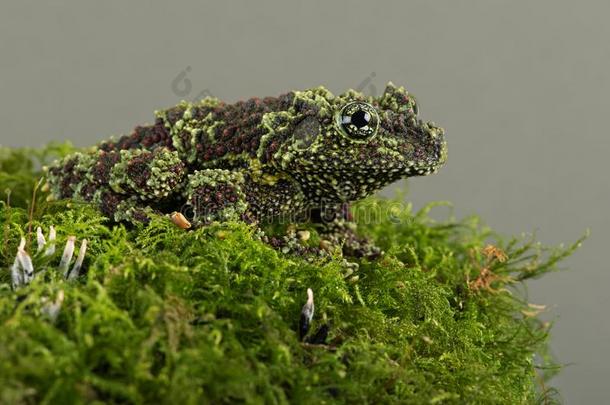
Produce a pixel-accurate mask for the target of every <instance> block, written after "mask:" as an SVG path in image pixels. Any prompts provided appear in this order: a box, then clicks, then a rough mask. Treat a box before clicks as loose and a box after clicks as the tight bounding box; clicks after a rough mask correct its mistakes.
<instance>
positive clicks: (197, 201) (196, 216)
mask: <svg viewBox="0 0 610 405" xmlns="http://www.w3.org/2000/svg"><path fill="white" fill-rule="evenodd" d="M244 185H245V178H244V174H243V173H242V172H240V171H230V170H223V169H206V170H199V171H195V172H194V173H192V174H190V175H189V176H188V185H187V188H186V192H185V194H186V195H185V197H186V205H185V210H183V211H186V212H185V214H186V216H187V217H188V218H190V219H192V221H193V225H194V226H196V227H198V226H203V225H208V224H210V223H212V222H214V221H219V222H225V221H239V220H245V221H246V222H252V221H251V220H249V218H248V215H247V209H248V204H247V199H246V194H245V192H244Z"/></svg>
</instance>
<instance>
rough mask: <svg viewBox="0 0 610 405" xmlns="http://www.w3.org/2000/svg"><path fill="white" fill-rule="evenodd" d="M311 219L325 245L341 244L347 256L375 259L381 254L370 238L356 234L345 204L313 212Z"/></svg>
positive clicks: (355, 226)
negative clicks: (317, 227)
mask: <svg viewBox="0 0 610 405" xmlns="http://www.w3.org/2000/svg"><path fill="white" fill-rule="evenodd" d="M313 220H314V221H315V222H317V223H318V224H319V233H320V237H321V238H322V240H323V241H324V244H325V247H326V246H328V247H332V246H341V247H342V250H343V255H344V256H347V257H356V258H368V259H375V258H377V257H379V256H380V255H382V254H383V252H382V250H381V249H380V248H379V247H378V246H376V245H375V243H374V242H373V241H372V240H371V239H369V238H367V237H365V236H362V235H359V234H358V232H357V231H358V226H357V224H356V223H355V222H354V221H353V218H352V216H351V213H350V212H349V207H348V205H347V204H341V205H339V206H335V207H332V206H331V207H330V208H327V207H325V208H323V209H321V210H320V211H319V212H317V213H314V215H313Z"/></svg>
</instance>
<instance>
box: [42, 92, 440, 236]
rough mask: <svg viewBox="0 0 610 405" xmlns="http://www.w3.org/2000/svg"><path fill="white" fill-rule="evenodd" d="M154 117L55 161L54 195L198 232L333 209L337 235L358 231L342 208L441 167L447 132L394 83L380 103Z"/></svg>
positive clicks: (345, 100) (312, 103)
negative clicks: (166, 217)
mask: <svg viewBox="0 0 610 405" xmlns="http://www.w3.org/2000/svg"><path fill="white" fill-rule="evenodd" d="M155 115H156V120H155V123H154V124H153V125H149V126H140V127H136V128H135V129H134V131H133V132H132V133H131V134H130V135H125V136H122V137H121V138H120V139H118V140H110V141H107V142H103V143H101V144H100V145H99V146H98V147H97V148H95V150H93V151H91V152H88V153H75V154H73V155H70V156H67V157H66V158H64V159H63V160H62V161H61V162H56V163H55V164H54V165H53V166H52V167H50V168H49V170H48V182H49V186H50V189H51V191H52V194H53V195H54V196H55V197H57V198H72V199H78V200H83V201H89V202H93V203H95V204H96V205H98V206H99V207H100V208H101V210H102V211H103V212H104V213H105V214H106V215H107V216H108V217H110V218H112V219H114V220H115V221H128V222H146V221H148V219H149V216H150V214H151V213H153V212H157V213H166V212H172V211H176V210H182V211H183V212H185V213H187V216H190V218H191V219H192V220H193V223H194V225H196V226H200V225H205V224H209V223H211V222H212V221H227V220H244V221H247V222H260V221H267V220H273V219H274V218H277V217H280V216H287V215H289V216H293V215H295V214H300V213H304V212H306V211H308V210H312V209H313V210H325V211H328V210H329V208H330V210H335V211H336V212H337V213H338V215H336V216H335V217H334V218H333V221H331V222H333V224H332V225H331V226H329V229H331V228H332V229H333V235H334V236H336V235H338V234H340V232H337V227H339V228H342V229H352V228H353V227H351V226H346V225H342V224H344V222H345V221H346V220H349V218H347V217H346V216H345V215H343V214H342V213H343V212H344V211H345V209H344V203H347V202H350V201H354V200H357V199H360V198H362V197H365V196H367V195H369V194H371V193H373V192H374V191H376V190H378V189H380V188H381V187H383V186H385V185H387V184H389V183H392V182H394V181H396V180H398V179H400V178H403V177H410V176H418V175H426V174H430V173H433V172H436V171H437V170H438V168H439V167H440V166H441V165H442V164H443V163H444V161H445V159H446V143H445V140H444V131H443V130H442V129H441V128H439V127H437V126H435V125H434V124H432V123H428V122H423V121H421V120H419V119H418V118H417V105H416V102H415V99H414V98H413V97H412V96H411V95H410V94H409V93H408V92H407V91H406V90H405V89H404V88H402V87H396V86H394V85H392V84H391V83H389V84H388V85H387V87H386V89H385V91H384V93H383V94H382V95H381V96H380V97H368V96H365V95H363V94H361V93H359V92H356V91H354V90H348V91H347V92H345V93H343V94H341V95H338V96H334V95H333V94H331V93H330V92H329V91H328V90H326V89H325V88H324V87H316V88H312V89H309V90H305V91H291V92H289V93H286V94H282V95H280V96H278V97H266V98H263V99H260V98H252V99H249V100H247V101H238V102H236V103H234V104H225V103H224V102H222V101H219V100H218V99H215V98H205V99H203V100H201V101H200V102H197V103H187V102H181V103H180V104H179V105H177V106H175V107H173V108H170V109H167V110H162V111H157V112H156V113H155ZM338 224H339V225H338ZM349 232H351V231H349ZM349 232H348V233H349ZM339 239H341V238H339ZM343 239H344V240H353V239H357V238H354V237H353V235H348V236H346V237H345V238H343Z"/></svg>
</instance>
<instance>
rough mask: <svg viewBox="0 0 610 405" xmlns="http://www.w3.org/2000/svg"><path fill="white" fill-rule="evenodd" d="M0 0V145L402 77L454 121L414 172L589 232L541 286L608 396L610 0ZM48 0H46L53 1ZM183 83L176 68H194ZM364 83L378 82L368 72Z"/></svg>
mask: <svg viewBox="0 0 610 405" xmlns="http://www.w3.org/2000/svg"><path fill="white" fill-rule="evenodd" d="M7 3H8V2H7V1H6V0H3V1H2V3H1V5H0V38H1V39H0V69H1V70H0V72H1V75H0V94H1V97H0V122H1V123H2V130H1V131H0V143H2V144H4V145H8V146H23V145H28V146H40V145H42V144H43V143H45V142H47V141H51V140H62V139H71V140H72V141H73V142H74V143H75V144H77V145H79V146H85V145H89V144H92V143H95V142H96V141H98V140H100V139H102V138H104V137H106V136H107V135H109V134H119V133H123V132H128V131H130V130H131V128H132V127H133V126H134V125H135V124H138V123H144V122H150V121H151V120H152V111H153V110H154V109H157V108H162V107H167V106H169V105H172V104H174V103H176V102H177V101H178V100H179V99H180V98H182V97H181V95H183V97H184V98H186V99H192V98H195V97H197V95H198V94H202V93H203V94H213V95H215V96H217V97H220V98H222V99H225V100H227V101H235V100H237V99H240V98H246V97H249V96H255V95H257V96H266V95H277V94H279V93H281V92H284V91H287V90H290V89H302V88H307V87H310V86H315V85H319V84H324V85H325V86H327V87H328V88H329V89H330V90H332V91H333V92H341V91H343V90H345V89H347V88H350V87H359V86H360V87H363V86H364V90H365V91H366V92H369V93H375V92H376V93H377V94H379V93H380V92H381V91H383V87H384V85H385V83H386V82H387V81H388V80H392V81H393V82H394V83H396V84H401V85H404V86H406V87H407V88H408V89H409V90H410V91H411V92H413V93H414V94H415V95H416V96H417V97H418V101H419V103H420V107H421V108H420V111H421V114H422V116H423V117H424V118H425V119H429V120H433V121H435V122H437V123H438V124H440V125H441V126H443V127H445V128H446V130H447V134H448V139H449V142H450V145H449V162H448V164H447V165H446V167H445V168H443V169H442V170H441V172H440V173H439V174H438V175H436V176H433V177H427V178H420V179H416V180H413V181H411V182H410V194H409V198H410V199H412V200H413V202H414V204H415V206H416V207H420V206H421V205H422V204H423V203H425V202H426V201H430V200H450V201H452V202H454V204H455V207H456V213H457V214H458V216H463V215H467V214H472V213H478V214H480V215H482V216H483V218H485V219H486V220H487V223H488V224H490V225H491V226H493V227H494V228H495V229H497V230H498V231H500V232H502V233H504V234H519V233H521V232H523V231H527V232H529V231H535V230H537V231H538V237H539V238H540V239H541V240H542V241H543V242H545V243H549V244H557V243H560V242H570V241H573V240H575V239H576V238H578V237H579V236H580V235H582V234H583V232H584V231H585V229H586V228H590V229H591V237H590V238H589V240H588V241H587V242H586V243H585V245H584V247H583V248H582V249H581V250H579V251H578V252H577V254H576V255H575V256H573V258H571V259H569V260H568V261H567V262H566V263H565V265H566V267H569V268H570V269H569V270H568V271H563V272H560V273H556V274H552V275H550V276H548V277H545V278H543V279H542V280H540V281H536V282H534V283H531V284H530V297H531V301H532V302H534V303H538V304H549V305H550V306H551V313H550V314H549V317H550V319H553V320H555V321H557V322H556V326H555V328H554V339H553V349H554V352H555V353H556V354H557V356H558V358H559V360H560V361H562V362H564V363H570V364H571V365H569V366H568V367H567V368H566V369H565V370H564V371H563V372H562V374H561V375H560V376H559V377H558V378H557V379H556V380H555V381H554V383H555V384H556V385H557V386H559V387H560V389H561V390H562V392H563V396H564V398H565V400H566V402H568V403H572V404H583V403H589V404H594V403H603V402H605V401H604V400H607V397H608V395H607V391H608V384H607V381H608V377H609V376H608V371H609V368H610V350H609V349H608V344H609V343H610V339H609V338H610V325H609V323H608V315H607V312H606V311H607V307H608V302H609V299H608V293H607V291H608V288H609V287H610V273H609V272H608V265H607V261H608V260H607V255H608V252H609V250H608V249H609V246H608V242H609V240H608V236H607V233H606V232H607V230H608V228H609V227H610V215H609V214H608V211H607V209H608V205H609V204H608V202H609V200H610V190H609V187H608V185H609V184H608V183H609V182H608V178H607V174H606V173H608V167H607V163H606V162H605V159H606V157H607V156H608V155H609V154H610V142H609V140H608V136H609V134H608V133H607V129H606V121H607V119H608V115H609V114H610V111H609V110H610V108H609V107H610V102H609V101H608V100H609V96H610V47H609V46H608V39H609V38H610V25H609V24H608V21H607V19H608V15H609V14H610V6H609V3H608V2H604V1H599V2H593V1H579V2H576V1H557V0H555V1H551V0H548V1H491V0H485V1H464V2H457V1H434V2H432V1H423V0H422V1H409V2H382V1H379V2H373V1H366V2H363V1H352V2H349V3H347V2H345V3H343V2H332V3H331V2H329V1H326V2H322V1H309V2H301V3H298V4H297V3H290V2H254V1H242V2H223V3H220V2H218V4H204V3H203V2H179V1H172V2H163V4H161V2H159V3H154V4H153V2H144V1H142V2H108V1H107V2H96V3H93V2H91V3H88V2H82V1H73V2H67V1H54V2H48V3H42V2H33V1H15V2H12V3H8V4H7ZM50 3H52V4H50ZM187 66H189V67H190V68H189V69H190V71H188V72H186V73H187V75H186V77H185V79H187V80H188V83H190V87H188V86H186V84H187V82H186V81H184V80H182V81H180V80H179V81H178V83H177V84H178V86H174V89H172V82H173V81H174V80H175V79H176V77H177V76H178V75H179V74H180V73H181V72H183V70H184V69H187ZM367 79H370V80H368V81H367Z"/></svg>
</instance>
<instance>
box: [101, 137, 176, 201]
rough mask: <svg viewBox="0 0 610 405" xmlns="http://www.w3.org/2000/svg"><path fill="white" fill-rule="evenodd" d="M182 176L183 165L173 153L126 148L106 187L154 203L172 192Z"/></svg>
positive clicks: (163, 150)
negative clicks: (108, 186)
mask: <svg viewBox="0 0 610 405" xmlns="http://www.w3.org/2000/svg"><path fill="white" fill-rule="evenodd" d="M185 176H186V168H185V165H184V163H183V162H182V160H180V158H179V157H178V153H177V152H176V151H170V150H169V149H167V148H158V149H154V150H152V151H149V150H142V149H128V150H122V151H120V159H119V161H118V162H117V163H116V164H115V165H114V166H113V167H112V170H111V173H110V179H109V185H110V187H111V189H112V190H113V191H114V192H116V193H118V194H129V195H135V196H138V197H139V198H140V199H141V200H145V201H146V200H149V201H158V200H160V199H164V198H166V197H168V196H170V195H171V194H172V193H174V191H175V190H176V188H177V187H178V186H179V185H180V184H181V183H182V181H183V180H184V179H185Z"/></svg>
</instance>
